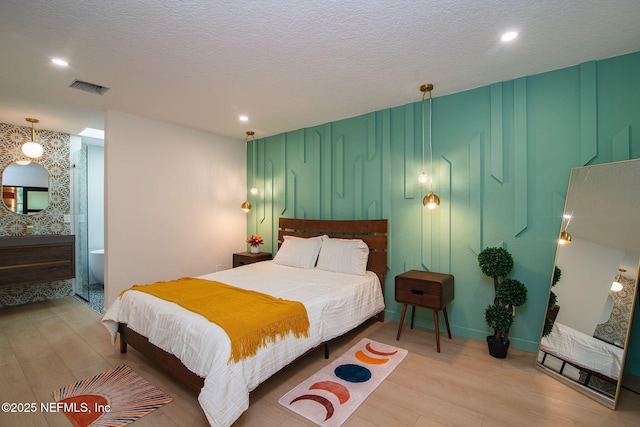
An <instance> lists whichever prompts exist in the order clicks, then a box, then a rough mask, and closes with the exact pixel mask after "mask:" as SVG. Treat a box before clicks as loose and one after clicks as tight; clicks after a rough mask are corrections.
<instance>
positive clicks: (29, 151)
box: [22, 117, 44, 159]
mask: <svg viewBox="0 0 640 427" xmlns="http://www.w3.org/2000/svg"><path fill="white" fill-rule="evenodd" d="M25 120H26V121H28V122H29V123H31V141H29V142H25V143H24V144H22V152H23V153H24V155H25V156H27V157H31V158H32V159H37V158H38V157H40V156H42V155H43V154H44V148H43V147H42V145H40V144H38V143H37V142H36V130H35V129H34V128H33V124H34V123H40V120H38V119H32V118H31V117H27V118H26V119H25Z"/></svg>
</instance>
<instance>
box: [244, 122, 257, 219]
mask: <svg viewBox="0 0 640 427" xmlns="http://www.w3.org/2000/svg"><path fill="white" fill-rule="evenodd" d="M254 135H255V132H254V131H252V130H248V131H247V137H246V138H245V140H244V142H245V146H246V144H247V143H248V142H249V138H251V139H252V140H253V144H254V146H255V143H256V138H255V136H254ZM255 163H256V156H255V152H254V153H253V164H254V174H255ZM254 179H255V178H254ZM249 192H250V193H251V194H253V195H256V194H258V189H257V188H256V187H255V186H253V187H251V190H249ZM240 209H242V210H243V211H244V212H246V213H249V212H250V211H251V203H249V201H248V200H245V202H244V203H243V204H241V205H240Z"/></svg>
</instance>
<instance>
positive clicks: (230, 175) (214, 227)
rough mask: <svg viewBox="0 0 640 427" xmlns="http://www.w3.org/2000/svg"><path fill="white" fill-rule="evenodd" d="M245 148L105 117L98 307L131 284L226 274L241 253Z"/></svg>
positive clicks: (173, 128)
mask: <svg viewBox="0 0 640 427" xmlns="http://www.w3.org/2000/svg"><path fill="white" fill-rule="evenodd" d="M245 159H246V154H245V142H244V140H241V139H233V138H226V137H222V136H219V135H214V134H210V133H206V132H202V131H198V130H194V129H190V128H186V127H182V126H178V125H174V124H169V123H166V122H160V121H157V120H151V119H147V118H143V117H139V116H134V115H131V114H126V113H122V112H119V111H115V110H108V111H107V112H106V114H105V194H106V197H105V207H106V210H105V282H106V283H105V303H106V305H107V307H108V306H109V305H110V304H111V303H112V302H113V301H114V300H115V299H116V298H117V297H118V295H119V294H120V292H122V291H123V290H125V289H127V288H129V287H130V286H131V285H133V284H136V283H139V284H143V283H151V282H155V281H158V280H171V279H176V278H179V277H184V276H198V275H202V274H205V273H210V272H213V271H215V270H216V266H217V265H221V267H222V269H226V268H231V264H232V253H233V252H238V251H244V250H246V245H245V239H246V235H245V234H246V219H245V214H244V212H242V211H241V210H240V204H241V203H242V202H243V201H244V200H245V194H246V160H245Z"/></svg>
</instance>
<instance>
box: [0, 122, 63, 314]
mask: <svg viewBox="0 0 640 427" xmlns="http://www.w3.org/2000/svg"><path fill="white" fill-rule="evenodd" d="M30 138H31V128H30V127H26V126H16V125H11V124H6V123H0V176H2V173H3V172H4V169H5V168H6V167H7V166H9V165H10V164H12V163H13V162H14V161H15V160H17V159H20V158H23V157H24V156H23V155H22V152H21V147H22V144H23V143H25V142H26V141H27V140H29V139H30ZM36 139H37V141H38V142H39V143H40V144H41V145H42V146H43V147H44V154H43V155H42V157H40V158H38V159H34V160H33V162H35V163H38V164H40V165H42V166H43V167H44V168H45V169H46V170H47V171H48V172H49V205H48V206H47V208H45V209H44V210H42V211H40V212H37V213H34V214H29V215H23V214H17V213H15V212H12V211H10V210H9V209H8V208H7V207H6V206H5V205H4V203H0V238H2V236H24V235H26V234H27V225H30V226H32V227H33V228H32V234H34V235H38V234H63V235H67V234H70V233H71V231H70V225H69V223H65V222H64V216H65V215H68V214H71V188H70V161H69V153H70V135H69V134H66V133H60V132H52V131H47V130H41V129H36ZM72 293H73V280H72V279H69V280H61V281H55V282H50V283H40V284H33V285H28V286H15V287H2V288H0V307H2V306H8V305H17V304H25V303H28V302H33V301H41V300H45V299H51V298H60V297H64V296H68V295H71V294H72Z"/></svg>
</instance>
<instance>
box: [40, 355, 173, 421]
mask: <svg viewBox="0 0 640 427" xmlns="http://www.w3.org/2000/svg"><path fill="white" fill-rule="evenodd" d="M52 395H53V399H54V400H55V401H56V402H58V404H57V405H58V409H59V410H60V411H61V412H64V413H65V415H66V416H67V418H69V420H70V421H71V423H73V425H74V426H76V427H88V426H92V427H121V426H125V425H127V424H129V423H132V422H134V421H135V420H137V419H139V418H141V417H143V416H145V415H146V414H148V413H149V412H152V411H155V410H156V409H158V408H160V407H161V406H163V405H166V404H167V403H169V402H171V401H172V400H173V399H172V398H171V397H170V396H168V395H166V394H164V393H163V392H162V391H161V390H159V389H157V388H156V387H154V386H153V385H151V384H149V382H147V380H145V379H144V378H142V377H141V376H139V375H138V374H136V373H135V372H134V371H133V370H132V369H131V368H129V367H128V366H126V365H122V366H118V367H117V368H115V369H111V370H109V371H106V372H103V373H101V374H98V375H96V376H94V377H91V378H87V379H85V380H82V381H78V382H77V383H75V384H71V385H68V386H66V387H62V388H61V389H58V390H54V391H53V392H52Z"/></svg>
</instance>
